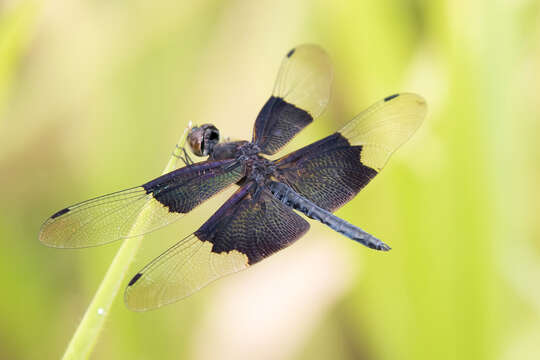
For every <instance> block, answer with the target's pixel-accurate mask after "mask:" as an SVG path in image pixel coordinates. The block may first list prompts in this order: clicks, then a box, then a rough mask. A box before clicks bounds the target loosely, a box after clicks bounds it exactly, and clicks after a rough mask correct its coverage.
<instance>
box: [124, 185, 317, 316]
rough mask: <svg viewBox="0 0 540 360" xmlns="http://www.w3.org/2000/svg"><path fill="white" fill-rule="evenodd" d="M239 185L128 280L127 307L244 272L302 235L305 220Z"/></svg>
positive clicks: (144, 306)
mask: <svg viewBox="0 0 540 360" xmlns="http://www.w3.org/2000/svg"><path fill="white" fill-rule="evenodd" d="M248 186H249V185H246V186H244V187H243V188H241V189H239V190H238V191H237V192H236V193H235V194H234V195H233V196H232V197H231V198H230V199H229V200H228V201H227V202H226V203H225V204H224V205H223V206H222V207H221V208H220V209H219V210H218V211H217V212H216V213H215V214H214V215H213V216H212V217H211V218H210V219H209V220H208V221H207V222H206V223H204V224H203V225H202V226H201V228H200V229H199V230H197V231H196V232H195V233H194V234H193V235H191V236H189V237H188V238H186V239H184V240H182V241H180V242H179V243H177V244H176V245H174V246H173V247H172V248H170V249H169V250H167V251H166V252H165V253H163V254H162V255H161V256H159V257H158V258H156V259H155V260H154V261H152V262H151V263H150V264H149V265H147V266H146V267H145V268H144V269H142V270H141V271H140V272H139V273H138V274H136V275H135V276H134V277H133V279H132V280H131V281H130V283H129V285H128V287H127V289H126V294H125V301H126V304H127V306H128V307H129V308H130V309H132V310H137V311H144V310H150V309H154V308H157V307H160V306H163V305H166V304H169V303H172V302H174V301H177V300H180V299H182V298H184V297H186V296H188V295H190V294H192V293H194V292H195V291H197V290H199V289H200V288H202V287H203V286H205V285H207V284H208V283H210V282H211V281H213V280H216V279H218V278H219V277H222V276H224V275H227V274H231V273H234V272H237V271H240V270H243V269H245V268H247V267H249V266H250V265H253V264H255V263H257V262H259V261H260V260H262V259H264V258H266V257H268V256H270V255H272V254H273V253H275V252H276V251H279V250H281V249H283V248H284V247H286V246H288V245H290V244H291V243H292V242H293V241H295V240H296V239H298V238H299V237H300V236H302V235H303V234H304V233H305V232H306V231H307V230H308V228H309V224H308V223H307V222H306V221H305V220H304V219H303V218H302V217H300V216H299V215H297V214H296V213H294V212H293V211H292V210H291V209H290V208H289V207H286V206H285V205H283V204H282V203H280V202H279V201H277V200H276V199H275V198H274V197H273V196H272V195H270V194H267V193H265V192H263V193H261V194H260V197H259V199H258V200H254V199H253V198H252V195H251V193H250V191H249V189H248Z"/></svg>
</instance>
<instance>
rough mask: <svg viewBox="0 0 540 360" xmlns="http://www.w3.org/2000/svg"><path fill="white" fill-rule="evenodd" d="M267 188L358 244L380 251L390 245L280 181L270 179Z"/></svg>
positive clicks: (276, 195)
mask: <svg viewBox="0 0 540 360" xmlns="http://www.w3.org/2000/svg"><path fill="white" fill-rule="evenodd" d="M269 188H270V192H271V193H272V195H274V196H275V197H276V198H277V199H278V200H279V201H281V202H282V203H283V204H285V205H287V206H290V207H292V208H293V209H295V210H298V211H300V212H301V213H303V214H304V215H306V216H307V217H309V218H310V219H313V220H317V221H320V222H321V223H323V224H325V225H327V226H329V227H330V228H331V229H333V230H335V231H337V232H339V233H341V234H343V235H345V236H347V237H348V238H350V239H353V240H355V241H358V242H359V243H360V244H362V245H365V246H367V247H369V248H371V249H375V250H382V251H388V250H390V246H388V245H386V244H385V243H384V242H382V241H381V240H379V239H377V238H376V237H374V236H373V235H371V234H369V233H367V232H365V231H364V230H362V229H360V228H359V227H357V226H354V225H353V224H351V223H349V222H348V221H345V220H343V219H341V218H339V217H337V216H335V215H334V214H332V213H331V212H330V211H328V210H325V209H323V208H321V207H320V206H317V204H315V203H313V202H312V201H310V200H309V199H306V198H305V197H303V196H302V195H300V194H298V193H297V192H296V191H294V190H293V189H292V188H291V187H290V186H288V185H286V184H284V183H281V182H276V181H272V182H270V184H269Z"/></svg>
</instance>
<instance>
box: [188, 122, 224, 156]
mask: <svg viewBox="0 0 540 360" xmlns="http://www.w3.org/2000/svg"><path fill="white" fill-rule="evenodd" d="M187 141H188V144H189V147H190V148H191V151H193V153H194V154H195V155H197V156H208V155H211V154H212V152H213V151H214V146H216V144H217V143H219V130H218V129H217V128H216V127H215V126H214V125H212V124H204V125H201V126H196V127H194V128H192V129H191V130H190V131H189V134H188V136H187Z"/></svg>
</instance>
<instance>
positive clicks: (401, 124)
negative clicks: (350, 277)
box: [278, 94, 426, 211]
mask: <svg viewBox="0 0 540 360" xmlns="http://www.w3.org/2000/svg"><path fill="white" fill-rule="evenodd" d="M425 114H426V103H425V101H424V99H422V98H421V97H420V96H418V95H415V94H397V95H392V96H389V97H387V98H385V99H383V100H381V101H379V102H377V103H375V104H374V105H372V106H371V107H369V108H368V109H367V110H365V111H364V112H362V113H360V114H359V115H358V116H356V117H355V118H354V119H353V120H352V121H351V122H349V123H348V124H347V125H345V126H344V127H343V128H342V129H341V130H340V131H339V132H336V133H335V134H332V135H330V136H328V137H326V138H324V139H322V140H320V141H317V142H315V143H313V144H311V145H309V146H306V147H305V148H302V149H300V150H298V151H295V152H293V153H291V154H289V155H287V156H285V157H283V158H281V159H280V160H279V161H278V165H279V167H280V168H281V169H282V171H283V174H284V177H285V181H286V182H287V183H288V184H289V185H290V186H291V187H292V188H293V189H295V190H296V191H297V192H298V193H300V194H302V195H303V196H305V197H307V198H308V199H310V200H311V201H313V202H314V203H316V204H317V205H319V206H321V207H322V208H325V209H327V210H329V211H334V210H336V209H338V208H339V207H341V206H342V205H344V204H345V203H347V202H348V201H349V200H351V199H352V198H353V197H354V196H355V195H356V194H357V193H358V192H359V191H360V190H361V189H362V188H363V187H364V186H365V185H366V184H367V183H368V182H369V181H370V180H371V179H373V177H375V175H377V173H378V172H379V171H380V170H381V169H382V168H383V167H384V165H385V164H386V162H387V161H388V158H389V157H390V155H391V154H392V153H393V152H394V151H395V150H396V149H397V148H398V147H399V146H400V145H402V144H403V143H404V142H405V141H406V140H407V139H408V138H409V137H410V136H411V135H412V134H413V133H414V132H415V131H416V129H417V128H418V126H419V125H420V124H421V123H422V120H423V119H424V117H425Z"/></svg>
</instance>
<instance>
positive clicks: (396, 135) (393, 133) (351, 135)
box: [339, 93, 427, 171]
mask: <svg viewBox="0 0 540 360" xmlns="http://www.w3.org/2000/svg"><path fill="white" fill-rule="evenodd" d="M426 112H427V105H426V101H425V100H424V99H423V98H422V97H421V96H419V95H416V94H411V93H403V94H395V95H392V96H388V97H386V98H384V99H383V100H381V101H379V102H377V103H375V104H374V105H372V106H370V107H369V108H367V109H366V110H364V111H363V112H361V113H360V114H358V116H356V117H355V118H354V119H352V120H351V121H350V122H349V123H348V124H347V125H345V126H344V127H343V128H342V129H341V130H340V131H339V133H340V134H341V135H343V136H344V137H345V138H346V139H347V140H348V141H349V143H350V144H351V145H359V146H362V154H361V161H362V163H363V164H364V165H366V166H369V167H371V168H372V169H375V170H377V171H380V170H381V169H382V168H383V167H384V165H385V164H386V162H387V161H388V159H389V158H390V155H392V153H393V152H394V151H396V150H397V149H398V148H399V147H400V146H401V145H402V144H403V143H404V142H405V141H407V140H408V139H409V138H410V137H411V135H412V134H413V133H414V132H415V131H416V129H418V127H419V126H420V124H421V123H422V121H423V120H424V117H425V116H426Z"/></svg>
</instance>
